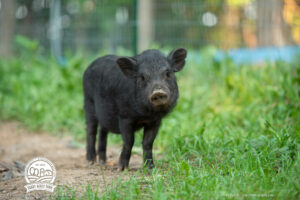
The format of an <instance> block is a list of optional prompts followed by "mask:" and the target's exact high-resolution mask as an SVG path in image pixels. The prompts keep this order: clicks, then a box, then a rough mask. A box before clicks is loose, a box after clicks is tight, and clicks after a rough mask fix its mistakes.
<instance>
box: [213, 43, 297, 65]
mask: <svg viewBox="0 0 300 200" xmlns="http://www.w3.org/2000/svg"><path fill="white" fill-rule="evenodd" d="M297 54H299V55H300V46H285V47H259V48H255V49H249V48H243V49H232V50H228V51H227V52H224V51H217V52H216V54H215V55H214V57H215V59H216V60H218V61H221V60H223V59H225V58H226V57H229V58H230V59H232V60H233V62H234V63H236V64H259V63H264V62H274V61H278V60H282V61H285V62H291V61H292V60H293V59H294V57H295V56H296V55H297Z"/></svg>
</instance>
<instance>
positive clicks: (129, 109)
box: [83, 48, 187, 170]
mask: <svg viewBox="0 0 300 200" xmlns="http://www.w3.org/2000/svg"><path fill="white" fill-rule="evenodd" d="M186 55H187V51H186V50H185V49H184V48H178V49H175V50H173V51H172V52H171V53H170V54H169V55H168V56H167V57H166V56H165V55H164V54H162V53H161V52H160V51H158V50H147V51H144V52H143V53H141V54H139V55H136V56H134V57H118V56H114V55H107V56H104V57H101V58H98V59H97V60H95V61H94V62H93V63H92V64H91V65H90V66H89V67H88V68H87V69H86V71H85V73H84V76H83V89H84V110H85V117H86V124H87V154H86V158H87V160H88V161H89V163H94V162H95V160H96V151H95V141H96V134H97V127H98V124H99V125H100V134H99V143H98V156H99V162H100V163H105V160H106V143H107V133H108V132H112V133H120V134H121V135H122V139H123V142H124V144H123V148H122V153H121V156H120V163H119V165H120V169H121V170H123V169H124V168H127V167H128V164H129V159H130V155H131V149H132V146H133V144H134V132H135V131H136V130H138V129H141V128H144V136H143V156H144V163H145V164H146V165H147V166H148V167H149V168H153V167H154V163H153V157H152V146H153V142H154V139H155V137H156V135H157V132H158V129H159V127H160V124H161V119H162V118H163V117H164V116H166V114H168V113H169V112H170V111H171V110H172V109H173V108H174V107H175V104H176V101H177V98H178V86H177V82H176V77H175V75H174V72H178V71H180V70H181V69H182V68H183V67H184V65H185V58H186Z"/></svg>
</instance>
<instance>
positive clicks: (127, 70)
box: [117, 57, 137, 78]
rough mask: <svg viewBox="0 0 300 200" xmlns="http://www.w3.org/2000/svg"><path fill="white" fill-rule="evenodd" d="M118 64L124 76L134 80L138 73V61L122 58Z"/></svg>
mask: <svg viewBox="0 0 300 200" xmlns="http://www.w3.org/2000/svg"><path fill="white" fill-rule="evenodd" d="M117 64H118V66H119V67H120V69H121V71H122V72H123V74H125V75H126V76H127V77H129V78H134V77H135V76H136V72H137V63H136V60H135V59H134V58H132V57H121V58H118V60H117Z"/></svg>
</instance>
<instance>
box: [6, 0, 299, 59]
mask: <svg viewBox="0 0 300 200" xmlns="http://www.w3.org/2000/svg"><path fill="white" fill-rule="evenodd" d="M0 2H1V3H0V5H1V7H0V26H1V34H0V49H1V51H0V55H8V54H11V53H12V52H13V51H12V50H13V45H12V41H13V38H14V36H15V35H24V36H26V37H29V38H31V39H37V40H38V41H39V42H40V45H41V46H43V47H44V49H45V50H50V49H52V50H53V49H55V47H53V46H55V45H56V46H59V49H62V50H57V49H56V51H59V52H58V56H62V54H63V52H65V51H68V50H69V51H74V50H75V49H76V50H78V49H81V50H84V51H88V52H90V53H95V52H99V51H102V50H106V51H109V52H111V53H114V52H116V50H117V49H118V48H124V49H127V50H131V51H132V52H134V51H135V49H136V51H137V52H140V51H142V50H144V49H147V48H149V47H158V46H159V47H178V46H185V47H187V48H189V49H196V50H197V49H199V48H201V47H203V46H205V45H214V46H216V47H218V48H221V49H231V48H240V47H259V46H286V45H299V44H300V3H299V0H246V1H242V0H226V1H223V0H213V1H209V0H201V1H199V0H186V1H179V0H175V1H174V0H164V1H159V0H116V1H108V0H97V1H96V0H63V1H61V0H1V1H0ZM55 41H56V42H57V43H55Z"/></svg>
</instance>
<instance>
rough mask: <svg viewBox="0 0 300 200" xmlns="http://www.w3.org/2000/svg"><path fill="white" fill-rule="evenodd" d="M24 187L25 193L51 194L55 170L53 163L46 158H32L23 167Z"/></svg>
mask: <svg viewBox="0 0 300 200" xmlns="http://www.w3.org/2000/svg"><path fill="white" fill-rule="evenodd" d="M24 176H25V180H26V182H27V183H28V185H26V186H25V188H26V189H27V192H30V191H33V190H47V191H50V190H51V192H53V190H54V188H55V186H54V185H52V184H53V183H54V180H55V177H56V169H55V166H54V165H53V163H52V162H51V161H50V160H48V159H47V158H42V157H38V158H34V159H32V160H31V161H29V162H28V163H27V165H26V167H25V175H24Z"/></svg>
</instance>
